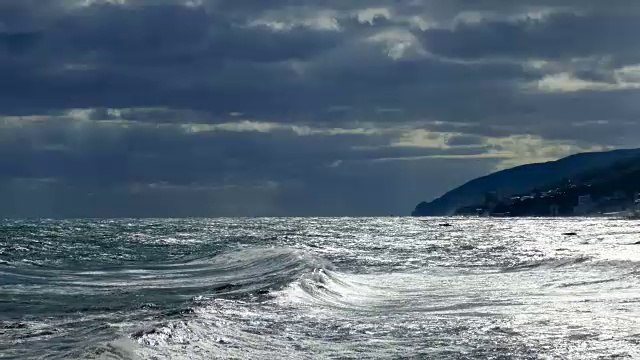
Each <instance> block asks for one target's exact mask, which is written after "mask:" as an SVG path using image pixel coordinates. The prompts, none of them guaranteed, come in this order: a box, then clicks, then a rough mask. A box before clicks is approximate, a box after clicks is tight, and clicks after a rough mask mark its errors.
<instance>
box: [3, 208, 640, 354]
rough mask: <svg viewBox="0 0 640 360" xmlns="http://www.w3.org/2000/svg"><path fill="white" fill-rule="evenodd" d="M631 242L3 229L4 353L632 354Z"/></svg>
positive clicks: (402, 228)
mask: <svg viewBox="0 0 640 360" xmlns="http://www.w3.org/2000/svg"><path fill="white" fill-rule="evenodd" d="M445 221H446V222H449V223H451V224H452V225H453V226H451V227H443V226H439V225H440V223H442V222H445ZM566 232H577V233H578V235H577V236H564V235H562V234H563V233H566ZM639 234H640V222H634V221H625V220H614V219H518V220H514V219H413V218H369V219H362V218H360V219H350V218H340V219H327V218H322V219H309V218H306V219H302V218H300V219H293V218H292V219H275V218H274V219H214V220H74V221H4V222H0V358H3V359H4V358H7V359H10V358H16V359H28V358H47V359H66V358H98V359H176V358H186V359H199V358H202V359H211V358H220V359H275V358H278V359H287V358H289V359H399V358H416V359H422V358H430V359H467V358H470V359H473V358H481V359H482V358H487V359H489V358H490V359H606V358H639V357H640V350H639V349H640V307H639V305H640V245H631V244H633V243H635V242H637V241H639V240H640V236H639Z"/></svg>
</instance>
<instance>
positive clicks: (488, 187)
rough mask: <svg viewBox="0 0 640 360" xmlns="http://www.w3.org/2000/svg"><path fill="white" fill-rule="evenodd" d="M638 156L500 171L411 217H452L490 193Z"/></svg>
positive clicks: (618, 154)
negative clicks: (460, 209) (459, 210)
mask: <svg viewBox="0 0 640 360" xmlns="http://www.w3.org/2000/svg"><path fill="white" fill-rule="evenodd" d="M639 156H640V149H626V150H613V151H606V152H592V153H581V154H576V155H571V156H568V157H566V158H563V159H560V160H557V161H550V162H546V163H537V164H528V165H523V166H518V167H515V168H512V169H507V170H502V171H499V172H496V173H493V174H490V175H487V176H484V177H480V178H477V179H474V180H471V181H469V182H468V183H466V184H464V185H462V186H460V187H458V188H455V189H453V190H451V191H449V192H447V193H446V194H444V195H442V196H441V197H439V198H437V199H435V200H433V201H431V202H422V203H420V204H418V206H416V208H415V210H414V211H413V212H412V216H444V215H451V214H453V213H455V212H456V210H457V209H459V208H462V207H465V206H470V205H473V204H478V203H482V202H483V201H484V196H485V194H486V193H489V192H499V193H500V194H501V195H503V196H509V195H513V194H519V193H525V192H528V191H530V190H531V189H533V188H536V187H543V186H548V185H549V184H553V183H558V182H560V181H561V180H562V179H572V178H576V177H578V176H582V177H587V176H589V174H592V173H590V172H589V171H592V172H593V171H594V170H596V169H602V168H606V167H608V166H611V165H613V164H616V163H618V164H621V163H624V161H626V160H631V159H634V158H636V157H639ZM594 173H597V172H594Z"/></svg>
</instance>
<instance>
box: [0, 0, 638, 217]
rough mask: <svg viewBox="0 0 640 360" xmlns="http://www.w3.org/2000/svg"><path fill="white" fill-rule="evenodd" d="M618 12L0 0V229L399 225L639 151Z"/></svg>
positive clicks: (307, 1)
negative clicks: (81, 221) (35, 224)
mask: <svg viewBox="0 0 640 360" xmlns="http://www.w3.org/2000/svg"><path fill="white" fill-rule="evenodd" d="M638 20H640V6H639V5H638V4H637V3H636V2H632V1H620V2H616V4H615V5H614V4H608V5H607V4H605V3H604V2H601V1H568V0H561V1H518V2H517V4H516V3H515V2H512V3H509V4H507V3H505V2H503V1H489V0H481V1H474V2H469V1H457V0H456V1H446V2H444V1H433V0H412V1H385V0H372V1H337V0H336V1H333V0H327V1H318V0H315V1H314V0H304V1H296V2H291V1H284V0H270V1H262V0H261V1H257V0H244V1H243V0H234V1H230V0H229V1H227V0H162V1H157V0H156V1H151V0H118V1H115V0H110V1H108V0H101V1H97V0H94V1H91V0H82V1H81V0H64V1H48V0H39V1H25V0H20V1H18V0H5V1H3V2H2V3H0V79H1V80H2V81H0V196H2V198H3V199H6V200H5V201H3V202H2V204H0V216H44V217H58V216H242V215H283V216H284V215H305V216H307V215H404V214H407V213H408V212H410V210H411V208H412V207H413V206H414V205H415V203H417V202H419V201H421V200H427V199H430V198H433V197H434V196H437V195H439V194H440V193H442V192H443V191H446V190H447V189H448V188H450V187H451V186H454V185H457V184H461V183H463V182H464V181H466V180H470V179H471V178H473V177H476V176H480V175H484V174H486V173H488V172H491V171H493V170H495V169H498V168H503V167H505V166H510V165H515V164H522V163H527V162H532V161H540V160H550V159H554V158H558V157H562V156H565V155H569V154H571V153H575V152H580V151H589V150H597V149H608V148H623V147H635V146H637V145H636V144H637V143H638V141H639V140H640V135H639V134H640V132H639V131H637V130H638V121H637V119H636V117H637V115H638V114H639V113H640V105H638V104H640V102H638V101H637V98H638V95H640V57H639V56H640V47H638V46H637V45H636V43H635V34H636V33H637V32H638V30H640V26H639V25H638V24H640V22H639V21H638Z"/></svg>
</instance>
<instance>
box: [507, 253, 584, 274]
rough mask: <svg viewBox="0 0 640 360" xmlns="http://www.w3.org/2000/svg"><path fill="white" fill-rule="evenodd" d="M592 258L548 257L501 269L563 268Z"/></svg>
mask: <svg viewBox="0 0 640 360" xmlns="http://www.w3.org/2000/svg"><path fill="white" fill-rule="evenodd" d="M590 260H592V258H591V257H589V256H573V257H566V258H555V257H552V258H547V259H543V260H538V261H525V262H522V263H519V264H516V265H512V266H507V267H503V268H502V269H500V271H501V272H518V271H527V270H534V269H538V268H546V269H554V268H562V267H565V266H572V265H577V264H582V263H585V262H588V261H590Z"/></svg>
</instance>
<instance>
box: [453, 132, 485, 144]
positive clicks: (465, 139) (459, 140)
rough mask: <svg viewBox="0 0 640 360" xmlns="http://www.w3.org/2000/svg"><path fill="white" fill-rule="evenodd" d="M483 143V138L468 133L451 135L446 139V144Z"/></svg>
mask: <svg viewBox="0 0 640 360" xmlns="http://www.w3.org/2000/svg"><path fill="white" fill-rule="evenodd" d="M484 143H485V138H483V137H481V136H477V135H469V134H467V135H459V136H453V137H451V138H449V139H448V140H447V145H449V146H465V145H480V144H484Z"/></svg>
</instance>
